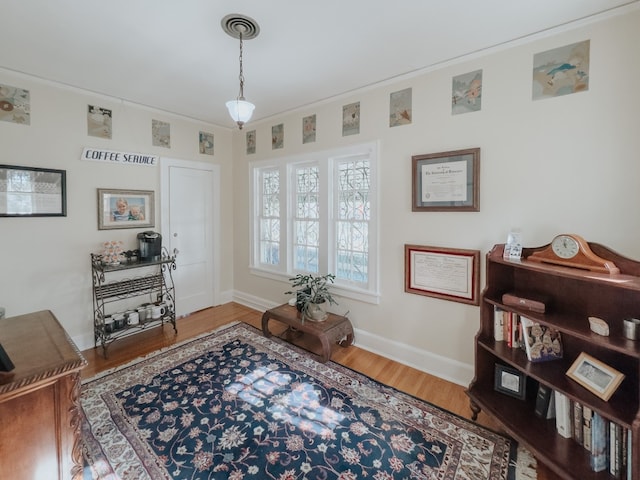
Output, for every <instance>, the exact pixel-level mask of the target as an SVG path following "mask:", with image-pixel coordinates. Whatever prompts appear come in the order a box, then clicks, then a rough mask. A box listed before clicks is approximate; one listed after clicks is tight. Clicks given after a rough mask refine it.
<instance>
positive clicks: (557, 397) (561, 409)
mask: <svg viewBox="0 0 640 480" xmlns="http://www.w3.org/2000/svg"><path fill="white" fill-rule="evenodd" d="M535 414H536V415H537V416H538V417H541V418H544V419H550V418H554V417H555V423H556V431H557V432H558V435H560V436H562V437H564V438H569V439H573V440H574V441H576V442H577V443H578V444H580V445H582V446H583V447H584V448H585V449H586V450H587V451H589V452H590V454H591V455H590V464H591V469H592V470H593V471H594V472H602V471H608V472H609V474H610V475H612V476H613V478H617V479H620V480H631V478H632V476H631V453H632V449H631V442H632V435H631V432H630V431H629V429H627V428H625V427H623V426H621V425H619V424H617V423H615V422H612V421H610V420H607V419H606V418H604V417H603V416H602V415H600V414H599V413H598V412H596V411H593V410H592V409H591V408H590V407H588V406H586V405H582V404H580V403H578V402H574V401H571V400H570V399H569V397H567V396H566V395H564V394H563V393H561V392H558V391H554V390H552V389H551V388H550V387H549V386H547V385H543V384H540V385H539V387H538V393H537V397H536V405H535Z"/></svg>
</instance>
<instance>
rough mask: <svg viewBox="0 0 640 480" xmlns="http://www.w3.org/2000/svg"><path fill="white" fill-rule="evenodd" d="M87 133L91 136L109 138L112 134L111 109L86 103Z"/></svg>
mask: <svg viewBox="0 0 640 480" xmlns="http://www.w3.org/2000/svg"><path fill="white" fill-rule="evenodd" d="M87 134H88V135H90V136H92V137H99V138H109V139H110V138H111V135H112V112H111V110H107V109H106V108H100V107H96V106H95V105H87Z"/></svg>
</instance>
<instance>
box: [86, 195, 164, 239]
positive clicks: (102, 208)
mask: <svg viewBox="0 0 640 480" xmlns="http://www.w3.org/2000/svg"><path fill="white" fill-rule="evenodd" d="M154 206H155V199H154V192H153V191H152V190H114V189H105V188H99V189H98V230H112V229H116V228H145V227H153V226H154V224H155V213H154Z"/></svg>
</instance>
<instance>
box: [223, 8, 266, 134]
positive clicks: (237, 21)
mask: <svg viewBox="0 0 640 480" xmlns="http://www.w3.org/2000/svg"><path fill="white" fill-rule="evenodd" d="M221 24H222V29H223V30H224V31H225V32H226V33H227V34H228V35H230V36H232V37H233V38H238V39H240V75H239V77H238V78H239V80H240V92H239V93H238V97H237V98H236V99H234V100H229V101H228V102H227V103H226V105H227V108H228V109H229V115H231V118H232V119H233V121H234V122H236V123H237V124H238V127H239V128H240V130H242V126H243V125H244V124H245V123H247V122H248V121H249V120H250V119H251V115H253V109H254V108H255V105H254V104H253V103H251V102H247V100H246V99H245V98H244V73H243V70H242V41H243V40H251V39H252V38H256V37H257V36H258V34H259V33H260V27H259V26H258V24H257V23H256V22H255V20H253V19H252V18H249V17H247V16H245V15H240V14H237V13H233V14H231V15H227V16H226V17H224V18H223V19H222V22H221Z"/></svg>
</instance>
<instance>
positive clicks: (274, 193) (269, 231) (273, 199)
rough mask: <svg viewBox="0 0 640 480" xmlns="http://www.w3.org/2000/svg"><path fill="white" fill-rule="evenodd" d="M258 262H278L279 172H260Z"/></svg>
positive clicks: (271, 263) (274, 263) (269, 263)
mask: <svg viewBox="0 0 640 480" xmlns="http://www.w3.org/2000/svg"><path fill="white" fill-rule="evenodd" d="M260 178H261V185H260V186H261V192H262V195H261V198H260V200H261V201H260V207H261V208H260V211H261V213H262V215H261V218H260V231H259V237H260V263H264V264H267V265H278V264H279V263H280V172H279V171H278V170H264V171H262V172H261V177H260Z"/></svg>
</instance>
